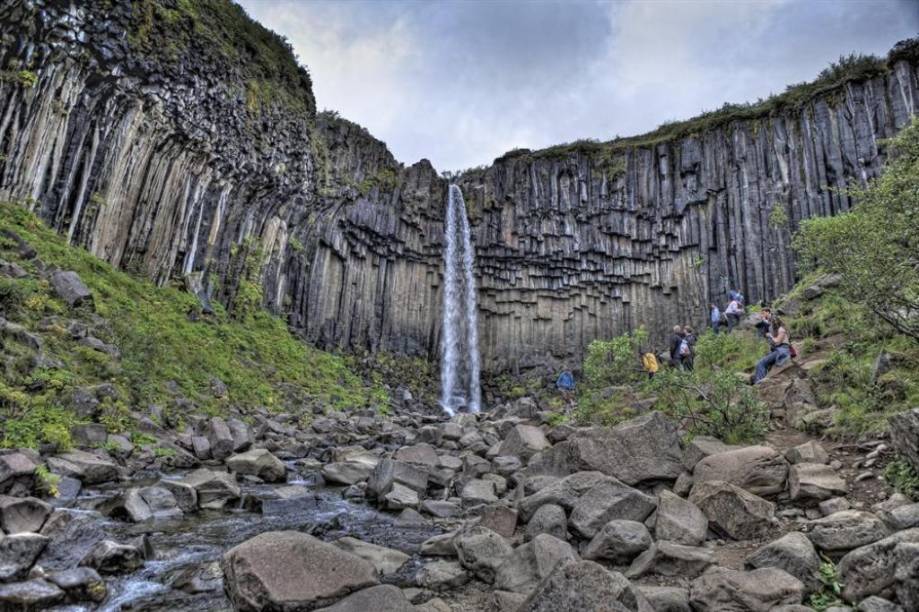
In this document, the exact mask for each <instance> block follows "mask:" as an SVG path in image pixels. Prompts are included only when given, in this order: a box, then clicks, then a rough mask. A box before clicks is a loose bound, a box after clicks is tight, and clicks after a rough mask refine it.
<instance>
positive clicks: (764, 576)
mask: <svg viewBox="0 0 919 612" xmlns="http://www.w3.org/2000/svg"><path fill="white" fill-rule="evenodd" d="M689 593H690V595H689V596H690V603H691V604H692V608H693V610H696V611H697V612H721V611H723V610H749V612H769V611H770V610H772V609H774V608H775V607H777V606H782V605H786V606H787V605H796V604H800V603H801V600H802V598H803V596H804V585H803V584H802V583H801V581H800V580H798V579H797V578H795V577H794V576H792V575H790V574H788V573H787V572H784V571H782V570H780V569H777V568H773V567H767V568H762V569H756V570H752V571H749V572H741V571H737V570H730V569H725V568H716V569H713V570H712V571H709V572H706V573H705V574H703V575H702V576H700V577H698V578H696V579H695V580H693V582H692V584H691V585H690V591H689Z"/></svg>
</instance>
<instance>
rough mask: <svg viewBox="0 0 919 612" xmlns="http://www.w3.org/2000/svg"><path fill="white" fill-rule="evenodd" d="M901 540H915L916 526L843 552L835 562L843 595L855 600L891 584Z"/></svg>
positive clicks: (918, 536)
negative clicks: (836, 562) (842, 586)
mask: <svg viewBox="0 0 919 612" xmlns="http://www.w3.org/2000/svg"><path fill="white" fill-rule="evenodd" d="M905 543H909V544H919V528H914V529H907V530H905V531H898V532H897V533H895V534H893V535H891V536H888V537H886V538H883V539H881V540H878V541H876V542H874V543H872V544H868V545H866V546H861V547H859V548H856V549H855V550H853V551H851V552H849V553H847V554H846V555H845V556H844V557H843V558H842V559H841V560H840V561H839V565H838V568H839V578H840V581H841V582H842V583H843V585H845V586H844V588H843V592H842V594H843V597H844V598H845V599H846V600H847V601H852V602H857V601H861V600H862V599H864V598H865V597H868V596H869V595H876V594H878V593H881V592H883V591H884V590H885V589H888V588H890V587H892V586H893V585H894V584H895V582H896V579H897V577H896V572H897V569H898V561H899V560H898V559H897V555H896V549H897V547H898V545H900V544H905Z"/></svg>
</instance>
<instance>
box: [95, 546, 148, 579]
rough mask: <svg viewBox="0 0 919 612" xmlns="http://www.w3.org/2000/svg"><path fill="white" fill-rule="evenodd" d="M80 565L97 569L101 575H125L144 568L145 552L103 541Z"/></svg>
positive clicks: (136, 548) (133, 547)
mask: <svg viewBox="0 0 919 612" xmlns="http://www.w3.org/2000/svg"><path fill="white" fill-rule="evenodd" d="M80 565H84V566H87V567H91V568H93V569H96V570H98V571H99V573H101V574H124V573H129V572H133V571H134V570H136V569H138V568H140V567H143V565H144V552H143V551H142V550H141V549H140V548H138V547H137V546H134V545H132V544H119V543H118V542H115V541H113V540H102V541H101V542H98V543H97V544H96V545H95V546H93V547H92V549H90V551H89V553H88V554H87V555H86V556H85V557H84V558H83V560H82V561H80Z"/></svg>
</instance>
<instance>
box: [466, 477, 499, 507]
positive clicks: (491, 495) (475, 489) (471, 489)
mask: <svg viewBox="0 0 919 612" xmlns="http://www.w3.org/2000/svg"><path fill="white" fill-rule="evenodd" d="M460 498H461V499H462V500H463V505H464V506H466V507H469V506H478V505H481V504H491V503H494V502H496V501H498V496H497V494H496V489H495V483H494V481H492V480H482V479H479V478H474V479H472V480H470V481H469V482H467V483H466V486H464V487H463V491H462V493H461V494H460Z"/></svg>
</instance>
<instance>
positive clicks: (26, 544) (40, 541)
mask: <svg viewBox="0 0 919 612" xmlns="http://www.w3.org/2000/svg"><path fill="white" fill-rule="evenodd" d="M47 545H48V538H47V537H46V536H43V535H40V534H37V533H19V534H16V535H9V536H5V537H3V536H2V535H0V582H9V581H12V580H20V579H22V578H25V576H26V574H27V573H28V572H29V569H30V568H31V567H32V564H34V563H35V560H36V559H37V558H38V555H40V554H41V553H42V551H43V550H44V549H45V546H47Z"/></svg>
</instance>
